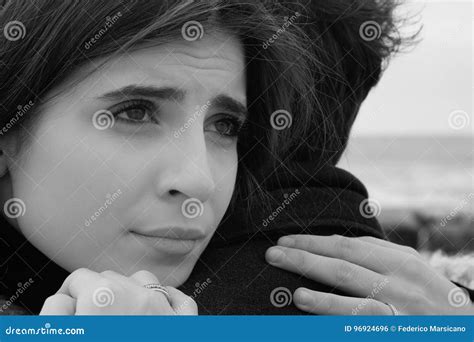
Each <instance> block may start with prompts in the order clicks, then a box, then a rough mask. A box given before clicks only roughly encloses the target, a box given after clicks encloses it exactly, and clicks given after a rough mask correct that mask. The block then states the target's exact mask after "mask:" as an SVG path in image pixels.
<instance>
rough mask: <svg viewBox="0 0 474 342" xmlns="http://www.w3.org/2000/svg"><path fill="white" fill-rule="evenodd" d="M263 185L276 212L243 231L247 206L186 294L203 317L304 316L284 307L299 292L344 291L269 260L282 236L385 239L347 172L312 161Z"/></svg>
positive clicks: (218, 238)
mask: <svg viewBox="0 0 474 342" xmlns="http://www.w3.org/2000/svg"><path fill="white" fill-rule="evenodd" d="M264 186H265V188H266V189H267V190H269V191H270V193H271V196H272V197H273V198H274V199H275V201H274V202H275V203H274V206H273V207H272V208H270V209H268V208H264V207H262V206H259V205H255V206H253V207H252V208H251V216H252V222H251V223H250V224H246V225H242V222H243V219H242V218H243V217H244V216H245V215H246V214H247V213H246V212H245V211H246V208H244V207H241V208H238V209H237V210H235V211H234V212H233V213H231V215H230V216H229V218H228V219H226V220H224V222H223V223H222V224H221V226H220V227H219V229H218V234H215V235H214V237H213V239H212V240H211V242H210V245H209V246H208V248H207V249H206V250H205V252H204V253H203V255H202V256H201V258H200V259H199V261H198V263H197V264H196V266H195V268H194V270H193V272H192V274H191V276H190V277H189V279H188V280H187V282H186V283H185V284H184V285H183V286H182V287H181V288H180V289H181V290H182V291H183V292H185V293H186V294H188V295H192V297H193V298H194V299H195V301H196V302H197V303H198V307H199V314H201V315H203V314H213V315H217V314H227V315H228V314H239V315H248V314H277V315H288V314H297V315H301V314H304V313H303V312H302V311H300V310H298V309H297V308H296V306H295V305H294V304H292V303H289V305H284V306H282V305H283V304H284V303H285V302H288V299H289V296H288V294H290V295H291V294H292V293H293V292H294V290H295V289H297V288H298V287H301V286H304V287H308V288H310V289H313V290H318V291H324V292H333V293H340V292H339V291H336V290H334V289H332V287H328V286H325V285H323V284H320V283H316V282H314V281H310V280H308V279H306V278H304V277H301V276H300V275H297V274H294V273H290V272H287V271H284V270H281V269H278V268H275V267H273V266H270V265H269V264H268V263H267V262H266V261H265V257H264V256H265V251H266V250H267V248H269V247H270V246H272V245H275V244H276V241H277V240H278V238H279V237H281V236H283V235H287V234H315V235H331V234H340V235H345V236H375V237H377V238H382V239H384V238H385V235H384V233H383V231H382V229H381V227H380V225H379V223H378V222H377V220H376V219H375V218H373V217H368V218H366V217H364V216H363V215H361V212H360V209H359V206H360V205H361V202H363V201H364V200H365V199H367V191H366V189H365V187H364V186H363V185H362V183H361V182H360V181H359V180H357V179H356V178H355V177H354V176H352V175H351V174H350V173H348V172H346V171H344V170H341V169H338V168H334V167H324V168H316V167H315V165H313V164H311V163H306V164H304V163H293V164H289V165H288V164H287V165H286V166H284V167H282V168H280V169H279V170H275V172H274V173H273V174H272V175H271V176H270V177H269V179H268V181H267V182H265V184H264ZM285 199H286V200H287V202H286V203H289V204H286V203H285V202H284V201H285ZM290 199H291V201H290ZM283 203H285V204H284V208H283V209H282V207H283ZM278 207H280V209H282V210H280V209H279V208H278ZM269 216H272V218H273V220H269V219H268V218H269ZM365 216H370V215H365ZM279 287H281V288H284V289H282V290H275V289H277V288H279ZM274 290H275V293H278V292H279V293H280V296H279V299H278V296H277V297H273V298H274V301H273V302H274V303H276V305H274V304H272V300H271V299H270V298H271V294H272V291H274ZM285 292H286V294H284V293H285Z"/></svg>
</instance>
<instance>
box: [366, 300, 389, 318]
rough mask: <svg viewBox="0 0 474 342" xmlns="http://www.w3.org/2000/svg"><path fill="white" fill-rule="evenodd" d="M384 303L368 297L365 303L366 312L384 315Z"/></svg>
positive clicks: (373, 314) (385, 310)
mask: <svg viewBox="0 0 474 342" xmlns="http://www.w3.org/2000/svg"><path fill="white" fill-rule="evenodd" d="M385 305H386V304H383V303H381V302H379V301H377V300H374V299H369V302H368V303H367V305H366V310H365V311H366V312H365V313H366V314H367V315H370V316H377V315H385V314H386V312H387V309H386V308H385V307H384V306H385Z"/></svg>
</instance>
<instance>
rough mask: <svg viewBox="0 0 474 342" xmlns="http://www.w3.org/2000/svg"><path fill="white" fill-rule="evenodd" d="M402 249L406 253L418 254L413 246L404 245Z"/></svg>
mask: <svg viewBox="0 0 474 342" xmlns="http://www.w3.org/2000/svg"><path fill="white" fill-rule="evenodd" d="M404 250H405V251H406V253H409V254H412V255H415V256H417V255H419V253H418V251H417V250H416V249H414V248H413V247H409V246H404Z"/></svg>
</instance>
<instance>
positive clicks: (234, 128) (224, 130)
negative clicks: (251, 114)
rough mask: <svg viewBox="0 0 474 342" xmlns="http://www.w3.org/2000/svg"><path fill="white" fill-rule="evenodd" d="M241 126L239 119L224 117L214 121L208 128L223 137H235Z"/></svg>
mask: <svg viewBox="0 0 474 342" xmlns="http://www.w3.org/2000/svg"><path fill="white" fill-rule="evenodd" d="M241 127H242V122H241V121H240V120H239V119H237V118H233V117H226V118H222V119H219V120H216V121H214V122H213V123H212V124H211V125H210V128H209V129H208V130H209V131H211V132H216V133H218V134H220V135H222V136H225V137H236V136H237V135H238V134H239V132H240V130H241Z"/></svg>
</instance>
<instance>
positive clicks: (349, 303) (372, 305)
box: [293, 288, 392, 315]
mask: <svg viewBox="0 0 474 342" xmlns="http://www.w3.org/2000/svg"><path fill="white" fill-rule="evenodd" d="M293 301H294V303H295V305H296V306H297V307H298V308H299V309H300V310H302V311H306V312H309V313H313V314H319V315H392V311H391V309H390V308H389V307H388V305H387V304H384V303H382V302H379V301H377V300H374V299H373V298H354V297H346V296H339V295H335V294H333V293H325V292H319V291H312V290H309V289H305V288H299V289H297V290H296V291H295V293H294V296H293Z"/></svg>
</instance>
